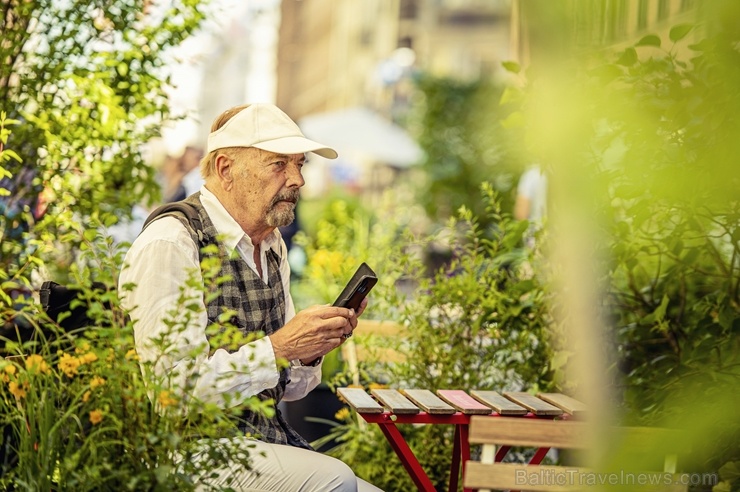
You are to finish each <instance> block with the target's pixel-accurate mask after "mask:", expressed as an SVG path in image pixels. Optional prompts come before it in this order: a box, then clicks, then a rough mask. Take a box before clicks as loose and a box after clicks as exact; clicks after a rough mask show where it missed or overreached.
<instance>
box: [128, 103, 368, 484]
mask: <svg viewBox="0 0 740 492" xmlns="http://www.w3.org/2000/svg"><path fill="white" fill-rule="evenodd" d="M307 152H313V153H316V154H319V155H321V156H323V157H326V158H330V159H333V158H336V157H337V153H336V151H334V150H333V149H331V148H329V147H327V146H325V145H322V144H319V143H317V142H314V141H311V140H309V139H307V138H306V137H305V136H304V135H303V134H302V133H301V131H300V129H299V128H298V126H297V125H296V124H295V123H294V122H293V121H292V120H291V119H290V118H289V117H288V116H287V115H286V114H285V113H283V112H282V111H281V110H280V109H279V108H277V107H276V106H274V105H271V104H251V105H244V106H239V107H235V108H232V109H229V110H227V111H225V112H224V113H223V114H221V115H220V116H219V117H218V118H216V120H215V121H214V123H213V126H212V128H211V133H210V135H209V136H208V148H207V153H206V155H205V157H204V158H203V159H202V161H201V163H200V170H201V174H202V176H203V179H204V181H205V183H204V185H203V187H202V188H201V189H200V191H199V192H197V193H194V194H192V195H191V196H189V197H188V198H187V199H186V201H187V202H189V203H190V204H192V205H194V206H195V208H196V209H197V211H198V215H199V217H200V220H201V223H202V235H203V239H200V238H199V237H198V235H197V231H194V230H193V228H192V227H190V226H189V223H188V221H187V220H186V219H185V218H184V217H180V216H175V215H173V216H164V217H162V218H159V219H157V220H155V221H153V222H152V223H151V224H150V225H149V226H148V227H146V228H145V229H144V231H143V232H142V233H141V234H140V235H139V237H138V238H137V239H136V240H135V241H134V243H133V244H132V246H131V248H130V249H129V251H128V253H127V255H126V259H125V261H124V269H123V271H122V272H121V276H120V279H119V290H121V293H122V298H123V304H124V307H125V308H126V309H127V310H128V311H129V312H130V315H131V317H132V319H133V320H134V321H135V328H134V330H135V339H136V348H137V352H138V354H139V357H140V359H141V360H142V361H144V362H151V363H155V366H154V367H155V370H156V372H157V373H158V374H160V375H162V374H168V375H170V377H172V378H174V379H175V380H177V379H178V378H180V380H179V387H181V388H185V387H189V388H192V393H193V395H194V396H196V397H198V398H200V399H201V400H204V401H211V402H216V403H218V404H220V405H222V406H223V407H225V408H228V407H230V406H233V405H236V404H238V403H239V402H240V401H243V400H244V399H245V398H247V397H250V396H255V395H256V396H258V397H259V398H261V399H263V400H268V399H270V400H273V401H274V402H275V414H274V416H272V417H266V416H265V415H263V414H262V413H258V412H251V411H245V412H244V414H243V415H242V417H241V418H240V419H239V424H238V425H239V429H240V430H241V431H243V432H244V433H246V434H248V435H250V436H254V437H255V441H254V444H255V446H256V447H255V448H254V449H253V450H252V453H251V455H252V457H253V458H254V466H253V469H252V470H236V471H235V470H234V469H233V468H234V467H233V466H231V467H230V466H228V464H225V465H224V466H223V469H220V470H216V471H217V473H218V474H220V478H218V479H216V483H218V481H219V480H221V479H223V478H225V477H227V476H228V477H230V478H231V479H232V480H233V482H232V483H230V486H231V487H233V488H234V489H236V490H276V491H298V490H300V491H304V490H305V491H309V490H310V491H319V490H322V491H323V490H337V491H339V490H347V491H354V490H379V489H377V488H375V487H373V486H372V485H370V484H368V483H367V482H364V481H363V480H361V479H358V478H357V477H355V475H354V473H353V472H352V471H351V470H350V469H349V468H348V467H347V466H346V465H345V464H344V463H342V462H341V461H339V460H336V459H334V458H331V457H329V456H326V455H323V454H321V453H317V452H316V451H314V450H312V449H311V447H310V445H309V444H308V443H307V442H306V441H305V440H304V439H303V438H302V437H301V436H300V435H299V434H298V433H297V432H296V431H295V430H294V429H292V428H291V427H290V425H289V424H288V423H287V422H286V421H285V419H284V418H283V416H282V415H281V414H280V411H279V409H278V408H277V403H278V402H280V400H281V399H285V400H286V401H289V400H296V399H299V398H302V397H304V396H305V395H306V394H307V393H308V392H309V391H311V390H312V389H313V388H315V387H316V385H317V384H318V383H319V382H320V378H321V361H322V357H323V356H324V355H325V354H327V353H328V352H329V351H331V350H333V349H335V348H337V347H338V346H340V345H341V344H342V343H343V342H344V340H345V339H346V337H348V336H349V335H351V333H352V330H353V329H354V328H355V327H356V326H357V317H358V316H359V315H360V314H361V313H362V312H363V311H364V309H365V306H366V305H367V301H366V300H365V301H363V303H362V305H361V306H360V308H359V309H358V310H357V311H354V310H353V309H348V308H341V307H333V306H326V305H325V306H312V307H310V308H307V309H305V310H303V311H301V312H299V313H296V312H295V307H294V305H293V300H292V298H291V295H290V267H289V265H288V261H287V251H286V247H285V243H284V242H283V240H282V238H281V236H280V233H279V231H278V230H277V228H278V227H281V226H285V225H288V224H290V223H291V222H292V221H293V220H294V218H295V207H296V202H297V201H298V198H299V191H300V188H301V187H302V186H303V185H304V183H305V182H304V180H303V176H302V174H301V169H302V167H303V165H304V164H305V162H306V155H305V154H306V153H307ZM199 240H200V241H201V242H205V244H214V245H217V246H218V247H219V251H220V253H219V254H218V256H219V257H220V259H221V267H220V268H221V271H220V272H219V276H227V278H228V280H227V281H226V283H224V284H223V285H221V286H220V293H219V295H217V296H208V298H207V299H206V298H204V296H203V295H199V296H198V297H197V299H198V302H200V309H199V310H197V311H196V312H197V314H196V315H195V319H193V320H191V321H190V322H188V323H186V325H187V326H186V327H185V328H184V330H179V331H177V333H176V336H175V337H174V340H170V343H172V344H173V346H172V347H169V348H168V351H167V353H166V354H165V355H163V354H162V353H161V350H157V349H156V348H155V344H154V343H152V342H153V341H154V340H157V339H162V338H163V337H165V338H166V337H167V336H171V335H170V333H169V332H170V331H172V330H171V328H169V325H168V323H167V322H166V321H165V320H168V318H171V317H172V313H171V311H172V309H173V308H175V307H176V306H177V302H178V298H179V297H180V295H181V288H185V289H186V290H185V292H188V280H189V278H191V277H192V275H195V276H196V279H197V280H199V281H200V282H203V276H202V274H201V270H200V256H199ZM126 284H135V285H136V287H134V288H133V290H131V291H130V292H129V291H128V289H127V288H125V287H124V286H125V285H126ZM227 311H228V312H229V313H232V316H231V323H233V324H234V325H235V326H236V327H238V329H239V330H240V331H242V332H243V333H245V334H249V333H264V334H265V336H263V337H262V338H258V339H257V340H255V341H251V342H249V343H245V344H244V345H242V346H241V347H239V348H238V350H235V351H228V350H225V349H218V350H215V351H209V349H208V346H209V337H210V334H209V333H210V332H207V331H206V327H207V326H209V325H210V324H211V323H215V322H217V321H218V320H219V317H220V316H222V314H223V313H224V312H227ZM168 312H169V313H168ZM180 316H182V317H183V318H182V319H185V318H184V317H185V316H187V314H186V313H180ZM281 359H282V360H288V361H290V365H289V367H281V366H279V365H278V360H281Z"/></svg>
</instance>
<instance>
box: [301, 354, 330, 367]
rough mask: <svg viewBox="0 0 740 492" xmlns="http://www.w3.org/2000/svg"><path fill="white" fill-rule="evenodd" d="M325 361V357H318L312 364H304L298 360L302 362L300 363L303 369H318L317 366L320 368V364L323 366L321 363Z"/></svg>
mask: <svg viewBox="0 0 740 492" xmlns="http://www.w3.org/2000/svg"><path fill="white" fill-rule="evenodd" d="M323 359H324V357H323V356H322V357H316V358H315V359H314V361H313V362H311V363H310V364H304V363H303V361H302V360H301V359H298V362H300V363H301V365H302V366H303V367H316V366H318V365H319V364H321V361H322V360H323Z"/></svg>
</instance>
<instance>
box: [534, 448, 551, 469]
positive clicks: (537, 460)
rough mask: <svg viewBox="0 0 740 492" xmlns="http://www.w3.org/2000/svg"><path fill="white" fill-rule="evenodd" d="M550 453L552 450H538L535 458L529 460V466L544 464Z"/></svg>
mask: <svg viewBox="0 0 740 492" xmlns="http://www.w3.org/2000/svg"><path fill="white" fill-rule="evenodd" d="M548 451H550V448H538V449H537V451H535V453H534V456H532V459H531V460H529V464H530V465H539V464H540V463H542V460H544V459H545V456H546V455H547V452H548Z"/></svg>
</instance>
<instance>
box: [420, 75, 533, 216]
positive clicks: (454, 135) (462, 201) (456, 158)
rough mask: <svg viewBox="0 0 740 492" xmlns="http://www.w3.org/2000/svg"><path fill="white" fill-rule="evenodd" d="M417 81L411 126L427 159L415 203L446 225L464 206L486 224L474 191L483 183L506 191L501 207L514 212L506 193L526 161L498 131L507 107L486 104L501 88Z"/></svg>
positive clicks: (427, 79) (429, 78) (479, 83)
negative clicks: (522, 159)
mask: <svg viewBox="0 0 740 492" xmlns="http://www.w3.org/2000/svg"><path fill="white" fill-rule="evenodd" d="M510 67H511V69H512V70H516V67H515V66H514V65H510ZM416 83H417V89H418V91H419V96H418V102H417V104H416V105H415V107H414V109H413V113H414V115H415V116H414V118H413V119H414V120H415V121H414V123H412V124H411V126H412V129H413V128H417V130H416V133H417V134H418V137H417V138H418V142H419V145H420V146H421V147H422V149H423V150H424V152H425V155H426V159H425V160H424V161H423V162H422V165H421V168H422V170H423V171H424V173H423V175H422V176H420V180H421V181H420V184H419V189H418V190H417V200H418V202H419V203H420V204H421V205H422V206H423V207H424V209H425V210H426V212H427V215H428V216H429V217H430V218H431V219H432V221H434V222H435V223H439V222H444V220H446V218H447V217H450V216H451V215H453V214H454V213H455V211H456V210H457V209H458V208H459V207H461V206H466V207H468V208H469V209H471V210H472V211H473V213H475V214H476V215H477V216H478V217H480V220H481V221H483V222H484V223H485V224H484V225H486V224H487V223H486V221H487V220H488V219H487V218H486V214H485V204H484V203H483V202H482V201H481V200H480V199H479V197H477V196H476V195H475V194H471V193H470V190H474V189H476V188H477V187H478V186H479V185H480V183H482V182H484V181H488V182H491V183H492V184H493V186H494V187H495V188H496V189H497V190H498V191H500V192H502V202H503V203H502V206H503V208H504V210H511V207H512V203H513V202H512V200H513V196H510V194H509V195H507V194H505V192H508V191H510V190H511V188H512V182H513V177H514V176H516V175H517V174H518V172H519V171H520V170H521V169H523V168H524V165H525V164H526V162H519V160H518V157H517V156H516V155H515V154H512V149H511V148H509V145H508V143H507V142H508V141H507V139H506V138H505V136H503V135H502V133H503V132H502V131H501V129H500V128H496V126H497V125H496V123H497V122H498V121H499V120H501V119H504V118H505V117H507V115H508V109H507V108H505V107H503V106H502V107H496V108H492V107H491V105H489V104H486V102H487V101H490V100H492V99H493V100H497V99H498V98H499V97H500V95H501V92H502V88H501V87H498V86H496V85H493V84H491V83H490V82H485V81H476V82H468V83H464V82H458V81H455V80H452V79H439V78H435V77H432V76H422V77H419V78H418V79H417V82H416ZM494 128H495V131H491V130H492V129H494Z"/></svg>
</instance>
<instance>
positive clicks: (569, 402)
mask: <svg viewBox="0 0 740 492" xmlns="http://www.w3.org/2000/svg"><path fill="white" fill-rule="evenodd" d="M537 396H538V397H539V398H540V399H541V400H544V401H546V402H547V403H550V404H552V405H555V406H556V407H558V408H560V409H561V410H563V411H564V412H565V413H569V414H570V415H573V416H574V417H576V416H582V415H584V414H585V413H586V405H585V404H584V403H581V402H580V401H578V400H576V399H575V398H571V397H570V396H568V395H564V394H562V393H540V394H539V395H537Z"/></svg>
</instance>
